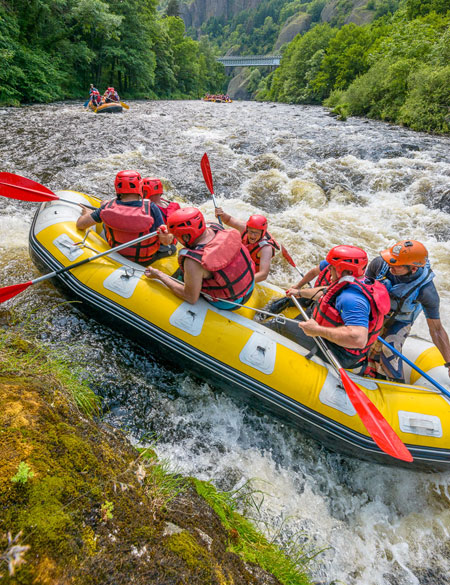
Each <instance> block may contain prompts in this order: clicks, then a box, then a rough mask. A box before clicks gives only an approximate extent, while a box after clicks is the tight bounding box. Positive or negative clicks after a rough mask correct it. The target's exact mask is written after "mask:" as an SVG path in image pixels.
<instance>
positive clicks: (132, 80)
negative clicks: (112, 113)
mask: <svg viewBox="0 0 450 585" xmlns="http://www.w3.org/2000/svg"><path fill="white" fill-rule="evenodd" d="M156 7H157V0H108V2H104V1H102V0H2V2H1V3H0V60H1V67H0V103H1V104H3V105H19V104H20V103H26V102H49V101H54V100H60V99H68V98H69V99H70V98H80V97H87V92H88V88H89V84H90V83H94V84H95V85H96V86H97V87H98V88H99V89H100V90H102V89H106V87H107V86H110V85H113V86H114V87H115V88H116V89H117V90H118V92H119V94H120V95H121V96H123V97H136V98H158V97H159V98H185V97H195V98H198V97H200V96H201V95H202V94H204V93H205V92H206V91H217V88H222V87H223V85H224V81H225V79H226V78H225V74H224V69H223V67H222V65H220V64H218V63H217V62H216V60H215V58H214V55H213V53H212V50H211V47H210V46H209V44H208V41H207V39H206V37H205V38H204V39H202V40H201V41H199V42H197V41H195V40H193V39H191V38H190V37H188V36H186V35H185V30H184V24H183V21H182V20H181V19H180V18H177V17H175V16H167V15H166V14H160V13H158V12H157V10H156Z"/></svg>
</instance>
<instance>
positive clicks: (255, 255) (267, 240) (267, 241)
mask: <svg viewBox="0 0 450 585" xmlns="http://www.w3.org/2000/svg"><path fill="white" fill-rule="evenodd" d="M242 243H243V244H244V246H245V247H246V248H247V250H248V251H249V253H250V256H251V259H252V260H253V262H254V263H255V270H256V272H258V270H259V265H260V263H261V258H260V257H259V254H260V252H261V248H263V247H264V246H271V247H272V258H273V256H274V255H275V253H276V252H278V250H279V249H280V246H279V244H278V243H277V242H276V241H275V240H274V239H273V238H272V236H271V235H270V234H269V232H266V234H265V235H264V236H263V237H262V238H261V239H260V240H258V241H257V242H255V243H254V244H250V243H249V241H248V234H247V230H245V232H244V233H243V234H242Z"/></svg>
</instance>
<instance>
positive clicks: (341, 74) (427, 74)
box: [257, 0, 450, 133]
mask: <svg viewBox="0 0 450 585" xmlns="http://www.w3.org/2000/svg"><path fill="white" fill-rule="evenodd" d="M449 24H450V3H449V2H448V0H428V1H426V0H425V1H423V0H405V2H402V3H401V4H400V7H399V9H398V10H397V11H395V12H394V14H390V13H388V14H385V15H383V16H381V17H380V18H377V19H375V20H374V21H373V22H372V23H371V24H367V25H365V26H356V25H355V24H352V23H350V24H347V25H345V26H343V27H341V28H337V27H332V26H330V25H329V24H327V23H321V24H317V25H316V26H314V27H313V28H311V29H310V30H309V31H308V32H307V33H305V34H304V35H299V36H297V37H296V38H295V39H294V40H293V41H292V42H291V43H290V44H289V45H288V46H287V48H286V50H285V52H284V55H283V59H282V63H281V66H280V68H279V69H277V70H276V71H275V72H274V73H273V74H271V75H270V76H268V77H267V78H265V79H264V80H262V82H261V83H260V85H259V88H258V92H257V98H258V99H262V100H276V101H283V102H293V103H308V104H313V103H317V104H320V103H324V104H325V105H327V106H330V107H332V108H334V111H335V112H336V113H338V114H340V115H341V117H343V118H345V117H346V116H348V115H364V116H368V117H371V118H379V119H382V120H387V121H393V122H397V123H401V124H405V125H407V126H410V127H411V128H413V129H415V130H425V131H434V132H440V133H446V132H449V130H450V29H449Z"/></svg>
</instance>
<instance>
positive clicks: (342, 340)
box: [298, 319, 368, 349]
mask: <svg viewBox="0 0 450 585" xmlns="http://www.w3.org/2000/svg"><path fill="white" fill-rule="evenodd" d="M298 326H299V327H300V328H301V329H303V331H304V332H305V333H306V335H309V336H310V337H318V336H320V337H323V338H324V339H328V341H332V342H333V343H335V344H336V345H340V346H341V347H348V348H351V349H363V348H364V347H366V344H367V339H368V329H367V327H362V326H360V325H342V326H341V327H323V326H322V325H319V324H318V323H317V322H316V321H314V319H309V320H308V321H300V322H299V324H298Z"/></svg>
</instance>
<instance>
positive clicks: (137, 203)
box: [91, 199, 164, 230]
mask: <svg viewBox="0 0 450 585" xmlns="http://www.w3.org/2000/svg"><path fill="white" fill-rule="evenodd" d="M117 205H123V206H124V207H142V205H143V201H142V199H139V200H138V199H136V200H134V201H120V199H117ZM102 207H103V206H102ZM102 207H99V208H98V209H96V210H95V211H93V212H92V213H91V217H92V219H93V220H94V221H95V223H101V221H102V220H101V219H100V212H101V210H102ZM150 213H151V215H152V217H153V221H154V222H155V223H154V224H153V226H152V230H156V229H157V228H159V226H160V225H163V224H164V219H163V216H162V213H161V211H160V209H159V207H158V206H157V205H155V203H153V202H151V203H150Z"/></svg>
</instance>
